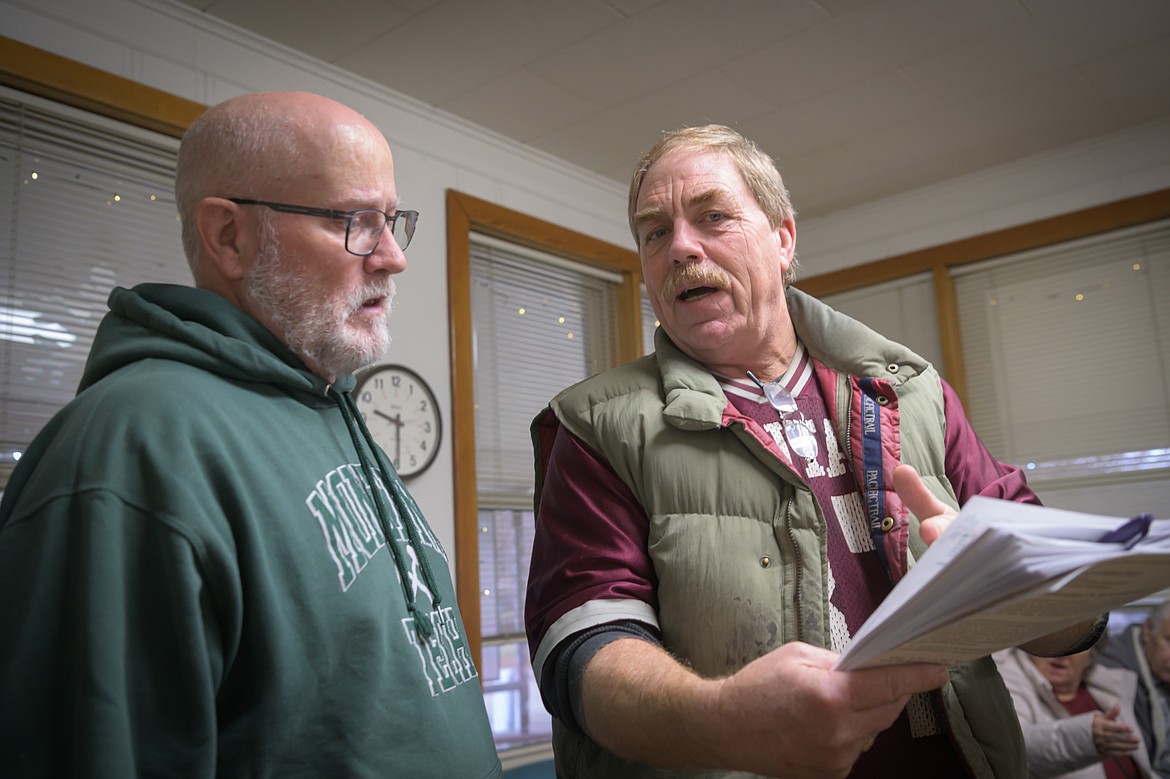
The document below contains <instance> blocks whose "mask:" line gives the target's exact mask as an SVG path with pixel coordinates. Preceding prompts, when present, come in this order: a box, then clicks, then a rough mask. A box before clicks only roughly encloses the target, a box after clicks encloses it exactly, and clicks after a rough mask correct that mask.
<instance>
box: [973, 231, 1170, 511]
mask: <svg viewBox="0 0 1170 779" xmlns="http://www.w3.org/2000/svg"><path fill="white" fill-rule="evenodd" d="M955 289H956V295H957V297H958V304H959V316H960V325H961V328H962V338H963V356H964V360H965V361H966V367H967V386H968V401H967V407H968V409H967V410H968V413H969V416H970V417H971V421H972V424H973V425H974V427H975V429H976V431H977V432H978V433H979V435H980V437H981V438H982V439H983V440H984V442H985V443H986V444H987V445H988V447H989V448H990V449H991V451H992V452H994V453H995V454H996V455H998V456H999V457H1000V458H1001V459H1004V460H1007V461H1010V462H1013V463H1016V464H1018V465H1021V466H1023V467H1025V468H1027V469H1028V472H1029V481H1030V482H1032V484H1033V486H1034V487H1035V488H1036V490H1037V492H1038V493H1040V495H1041V497H1042V498H1044V499H1045V501H1046V502H1048V503H1051V504H1053V505H1062V506H1064V507H1067V508H1073V509H1080V510H1086V511H1094V512H1101V513H1110V514H1121V513H1136V512H1138V511H1155V512H1160V513H1165V508H1164V505H1165V503H1164V500H1165V499H1166V498H1167V497H1168V496H1170V223H1168V222H1161V223H1156V224H1152V225H1147V226H1141V227H1137V228H1132V229H1127V230H1123V231H1116V232H1112V233H1109V234H1105V235H1101V236H1095V237H1093V238H1090V239H1084V240H1080V241H1076V242H1070V243H1066V244H1062V245H1059V246H1055V247H1050V248H1046V249H1043V250H1038V251H1032V252H1028V253H1025V254H1020V255H1016V256H1013V257H1010V258H1005V259H1003V260H997V261H992V262H988V263H982V264H979V265H976V266H971V267H967V268H963V269H961V270H960V271H959V272H957V273H956V281H955ZM1090 488H1091V489H1090ZM1152 500H1158V501H1162V502H1163V503H1162V505H1163V507H1162V508H1159V507H1158V506H1153V505H1143V504H1146V503H1147V502H1148V501H1152Z"/></svg>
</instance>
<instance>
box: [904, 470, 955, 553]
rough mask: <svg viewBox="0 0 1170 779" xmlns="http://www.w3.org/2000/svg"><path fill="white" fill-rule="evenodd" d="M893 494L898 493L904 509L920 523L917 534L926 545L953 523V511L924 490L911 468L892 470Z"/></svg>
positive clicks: (923, 485) (920, 480) (924, 486)
mask: <svg viewBox="0 0 1170 779" xmlns="http://www.w3.org/2000/svg"><path fill="white" fill-rule="evenodd" d="M894 492H897V493H898V497H900V498H901V499H902V502H903V503H905V504H906V508H908V509H910V510H911V511H913V512H914V516H916V517H918V521H919V522H920V523H921V527H920V528H919V533H920V534H921V535H922V540H923V541H925V542H926V543H927V544H928V545H929V544H933V543H934V542H935V541H936V540H938V537H939V536H941V535H942V534H943V531H945V530H946V529H947V528H948V527H950V526H951V523H952V522H954V521H955V517H956V516H957V513H956V512H955V510H954V509H953V508H951V507H950V506H948V505H947V504H945V503H943V502H942V501H941V500H939V499H938V498H936V497H935V496H934V495H933V494H932V493H931V491H930V490H928V489H927V488H926V485H925V484H923V482H922V477H921V476H919V475H918V471H916V470H914V467H913V466H910V465H899V466H898V467H897V468H895V469H894Z"/></svg>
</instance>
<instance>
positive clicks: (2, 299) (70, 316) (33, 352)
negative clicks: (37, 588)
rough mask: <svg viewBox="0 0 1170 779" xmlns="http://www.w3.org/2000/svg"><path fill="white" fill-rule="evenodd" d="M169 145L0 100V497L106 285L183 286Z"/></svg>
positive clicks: (87, 340) (70, 367)
mask: <svg viewBox="0 0 1170 779" xmlns="http://www.w3.org/2000/svg"><path fill="white" fill-rule="evenodd" d="M177 149H178V142H177V141H175V140H173V139H169V138H166V137H164V136H160V135H155V134H153V133H148V132H146V131H143V130H138V129H136V128H132V127H130V126H128V125H121V124H119V123H116V122H113V121H107V120H104V119H102V118H100V117H95V116H91V115H88V114H85V113H83V112H80V111H75V110H72V109H68V108H66V107H63V106H57V105H55V104H53V103H50V102H48V101H44V100H39V99H36V98H32V97H29V96H26V95H23V94H21V93H19V92H15V91H12V90H0V176H2V178H3V184H2V185H0V213H3V214H5V219H6V223H5V224H4V225H3V227H0V490H2V489H3V486H4V485H5V484H7V482H8V477H9V475H10V474H11V472H12V469H13V467H14V466H15V463H16V461H17V460H18V459H19V457H20V456H21V454H22V453H23V452H24V450H25V449H26V448H27V446H28V444H29V442H30V441H31V440H32V438H33V437H34V436H35V435H36V433H37V432H38V431H39V430H40V429H41V428H42V427H43V426H44V424H45V423H46V422H47V421H48V420H49V418H50V417H51V416H52V415H53V414H54V413H55V412H56V411H57V410H58V409H59V408H61V406H63V405H64V404H65V403H67V402H68V401H69V400H70V399H71V398H72V397H73V395H74V394H75V392H76V389H77V384H78V381H79V380H80V378H81V372H82V368H83V367H84V365H85V360H86V357H87V356H88V354H89V349H90V345H91V343H92V341H93V334H94V330H95V329H96V327H97V324H98V322H99V321H100V320H101V318H102V316H103V315H104V314H105V313H106V310H107V309H106V298H107V297H108V295H109V293H110V290H111V289H112V288H113V287H115V286H125V287H129V286H133V285H134V284H137V283H139V282H143V281H163V282H174V283H190V273H189V271H188V270H187V263H186V261H185V259H184V257H183V252H182V248H181V246H180V239H179V224H178V221H177V216H176V212H175V203H174V164H175V155H176V153H177Z"/></svg>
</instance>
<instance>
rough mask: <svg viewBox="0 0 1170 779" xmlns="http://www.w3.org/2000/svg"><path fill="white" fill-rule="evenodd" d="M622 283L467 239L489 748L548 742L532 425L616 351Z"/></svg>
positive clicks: (603, 274)
mask: <svg viewBox="0 0 1170 779" xmlns="http://www.w3.org/2000/svg"><path fill="white" fill-rule="evenodd" d="M620 283H621V277H620V276H619V275H617V274H614V273H609V272H607V271H604V270H600V269H597V268H592V267H589V266H585V265H580V264H577V263H573V262H570V261H567V260H564V259H562V258H560V257H552V256H548V255H545V254H543V253H540V252H534V251H532V250H529V249H525V248H523V247H519V246H515V245H512V244H507V243H504V242H501V241H496V240H493V239H490V238H488V237H486V236H479V235H473V236H472V242H471V308H472V311H471V314H472V342H473V345H472V349H473V358H472V359H473V372H474V376H475V379H474V380H475V388H474V394H475V443H476V481H477V493H478V499H479V511H478V517H477V519H478V525H479V533H478V536H479V555H478V558H479V584H480V625H481V631H482V635H483V667H482V668H481V677H482V680H483V690H484V703H485V705H486V707H487V710H488V718H489V719H490V721H491V724H492V733H493V736H494V738H495V742H496V747H497V748H498V749H499V750H500V751H501V752H508V753H512V752H514V751H516V750H523V749H525V748H530V747H532V745H540V744H547V742H548V740H549V737H550V735H551V728H552V723H551V719H550V717H549V714H548V712H546V711H545V710H544V707H543V705H542V703H541V700H540V693H539V690H538V689H537V686H536V680H535V678H534V677H533V674H532V668H531V666H530V664H529V661H528V651H527V641H526V639H525V636H524V595H525V591H526V589H527V583H528V566H529V561H530V560H531V557H532V539H533V533H534V531H535V521H534V518H533V511H532V499H533V470H534V463H533V451H532V439H531V437H530V435H529V426H530V424H531V422H532V419H533V417H535V416H536V414H537V413H539V412H540V410H541V409H542V408H544V407H545V406H546V405H547V404H548V401H549V400H550V399H551V398H552V397H553V396H554V395H556V394H557V393H558V392H560V391H561V390H562V389H564V388H565V387H567V386H569V385H570V384H573V383H575V382H577V381H580V380H581V379H584V378H586V377H588V376H590V375H592V374H594V373H597V372H599V371H601V370H604V369H606V368H608V367H610V366H611V365H612V364H613V363H614V357H615V355H616V354H617V336H618V326H617V289H618V286H619V285H620Z"/></svg>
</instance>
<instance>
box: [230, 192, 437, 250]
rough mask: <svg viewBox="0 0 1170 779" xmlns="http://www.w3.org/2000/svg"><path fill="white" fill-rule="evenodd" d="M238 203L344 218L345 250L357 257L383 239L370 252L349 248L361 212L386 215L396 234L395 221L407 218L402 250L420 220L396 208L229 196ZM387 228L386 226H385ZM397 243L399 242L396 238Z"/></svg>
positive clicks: (304, 214) (329, 217)
mask: <svg viewBox="0 0 1170 779" xmlns="http://www.w3.org/2000/svg"><path fill="white" fill-rule="evenodd" d="M227 199H228V200H230V201H231V202H233V203H235V204H236V205H241V206H264V207H265V208H271V209H272V210H273V211H278V212H280V213H282V214H297V215H299V216H319V217H322V218H324V219H344V220H345V250H346V251H347V252H349V253H350V254H352V255H353V256H355V257H369V256H370V255H371V254H373V253H374V252H376V251H378V246H380V245H381V243H382V239H381V238H379V239H378V241H377V243H375V244H374V246H373V248H371V249H370V250H369V251H368V252H366V253H364V254H362V253H359V252H355V251H354V250H352V249H350V248H349V231H350V228H351V227H353V220H354V217H356V216H357V215H358V214H360V213H364V212H367V211H372V212H377V213H379V214H382V215H383V216H385V217H386V225H388V226H389V227H390V234H391V235H394V223H395V221H397V220H398V217H404V218H405V219H406V231H407V232H406V244H405V245H403V246H400V247H399V248H400V249H402V251H406V247H407V246H410V242H411V240H412V239H413V238H414V226H415V224H416V223H417V222H418V211H401V210H395V211H394V213H393V214H391V213H388V212H386V211H379V210H378V209H376V208H359V209H355V210H353V211H339V210H337V209H334V208H314V207H313V206H296V205H291V204H289V203H274V202H272V201H271V200H253V199H252V198H246V197H229V198H227ZM383 229H385V226H383ZM395 243H398V241H397V240H395Z"/></svg>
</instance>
